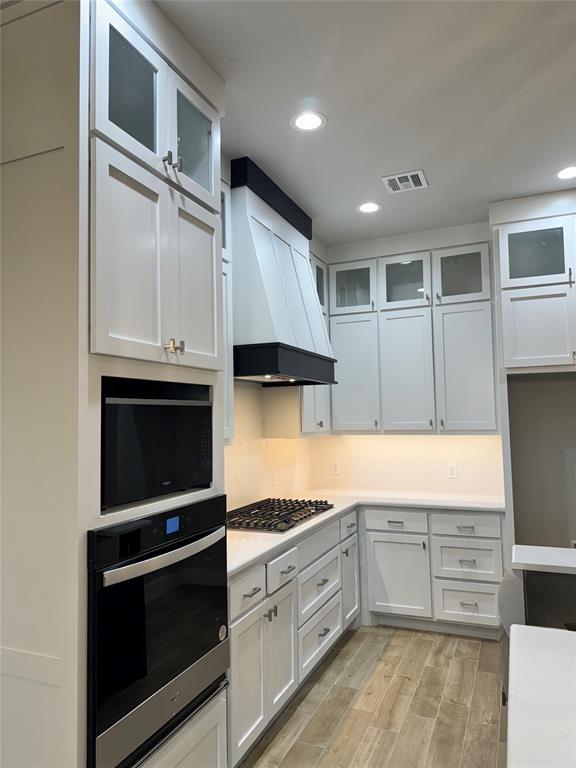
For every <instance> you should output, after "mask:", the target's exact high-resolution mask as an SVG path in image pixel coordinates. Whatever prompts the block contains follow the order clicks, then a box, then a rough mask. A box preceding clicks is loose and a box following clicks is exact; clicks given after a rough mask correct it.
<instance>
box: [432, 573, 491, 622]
mask: <svg viewBox="0 0 576 768" xmlns="http://www.w3.org/2000/svg"><path fill="white" fill-rule="evenodd" d="M433 591H434V618H435V619H438V620H440V621H452V622H456V623H458V624H481V625H484V626H488V627H498V626H500V616H499V614H498V585H497V584H477V583H474V582H473V581H456V580H452V579H437V578H434V580H433Z"/></svg>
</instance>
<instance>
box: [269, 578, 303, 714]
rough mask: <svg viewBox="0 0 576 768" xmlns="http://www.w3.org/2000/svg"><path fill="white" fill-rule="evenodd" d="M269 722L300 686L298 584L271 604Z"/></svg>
mask: <svg viewBox="0 0 576 768" xmlns="http://www.w3.org/2000/svg"><path fill="white" fill-rule="evenodd" d="M267 604H268V608H267V614H266V632H267V640H266V645H267V664H268V667H267V672H268V712H267V716H268V719H270V718H271V717H274V715H275V714H276V713H277V712H279V711H280V710H281V709H282V707H283V706H284V704H285V703H286V702H287V701H288V699H289V698H290V697H291V696H292V694H293V693H294V691H295V690H296V688H297V687H298V656H297V647H298V633H297V630H298V625H297V610H296V581H295V580H294V579H292V581H290V582H289V583H288V584H286V585H285V586H284V587H282V589H280V590H279V591H278V592H276V593H275V594H274V595H273V596H272V597H271V598H269V600H268V601H267Z"/></svg>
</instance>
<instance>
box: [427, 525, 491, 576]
mask: <svg viewBox="0 0 576 768" xmlns="http://www.w3.org/2000/svg"><path fill="white" fill-rule="evenodd" d="M432 573H433V575H434V576H442V577H444V578H449V579H476V580H479V581H501V579H502V548H501V546H500V541H495V540H494V539H468V540H467V539H449V538H443V537H442V538H441V537H439V536H438V537H436V536H434V537H432Z"/></svg>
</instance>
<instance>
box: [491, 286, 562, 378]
mask: <svg viewBox="0 0 576 768" xmlns="http://www.w3.org/2000/svg"><path fill="white" fill-rule="evenodd" d="M501 303H502V336H503V348H504V366H505V367H506V368H519V367H520V368H521V367H529V366H540V365H574V363H575V362H576V360H575V352H576V288H575V287H574V285H573V284H569V283H567V284H565V285H554V286H547V287H540V288H519V289H515V290H506V291H502V296H501Z"/></svg>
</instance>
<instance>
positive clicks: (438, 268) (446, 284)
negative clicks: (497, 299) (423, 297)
mask: <svg viewBox="0 0 576 768" xmlns="http://www.w3.org/2000/svg"><path fill="white" fill-rule="evenodd" d="M432 280H433V284H434V301H435V303H436V304H454V303H458V302H462V301H478V300H481V299H489V298H490V268H489V260H488V245H487V244H485V243H484V244H482V245H467V246H460V247H458V248H444V249H442V250H440V251H433V252H432Z"/></svg>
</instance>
